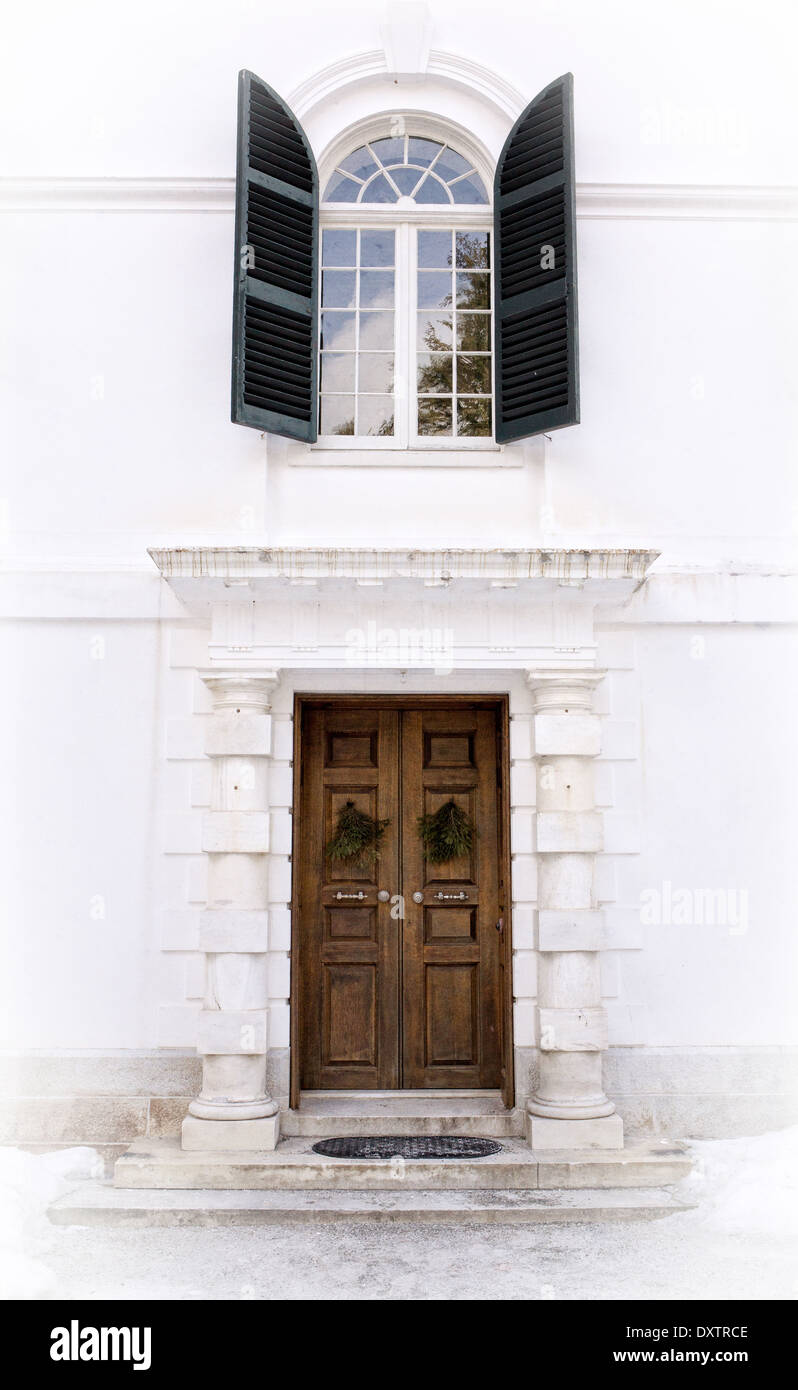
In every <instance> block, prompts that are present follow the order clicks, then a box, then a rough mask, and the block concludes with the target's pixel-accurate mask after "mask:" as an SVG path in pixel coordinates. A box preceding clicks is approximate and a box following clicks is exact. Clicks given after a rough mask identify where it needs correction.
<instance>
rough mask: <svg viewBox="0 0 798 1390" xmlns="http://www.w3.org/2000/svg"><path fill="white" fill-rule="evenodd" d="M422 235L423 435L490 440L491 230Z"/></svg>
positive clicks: (419, 367)
mask: <svg viewBox="0 0 798 1390" xmlns="http://www.w3.org/2000/svg"><path fill="white" fill-rule="evenodd" d="M416 235H417V256H416V265H417V269H416V314H415V317H416V333H415V346H416V367H415V375H416V396H417V406H416V430H417V433H418V435H419V436H420V437H429V436H438V437H441V436H447V437H451V438H461V439H464V438H475V437H479V438H490V437H491V435H492V432H493V421H492V413H493V412H492V404H493V395H492V392H493V385H492V383H493V371H492V368H493V354H492V333H491V323H492V315H491V283H490V281H491V245H490V232H489V231H486V230H476V229H475V230H468V229H466V230H460V229H457V228H446V229H443V228H441V229H440V230H437V229H436V230H434V231H433V230H431V229H426V228H419V229H418V231H417V233H416Z"/></svg>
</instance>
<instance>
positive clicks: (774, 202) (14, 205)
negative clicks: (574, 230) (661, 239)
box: [0, 178, 798, 222]
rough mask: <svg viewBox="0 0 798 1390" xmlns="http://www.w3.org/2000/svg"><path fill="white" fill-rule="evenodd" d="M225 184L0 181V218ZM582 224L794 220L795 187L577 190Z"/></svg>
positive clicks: (225, 182) (198, 199)
mask: <svg viewBox="0 0 798 1390" xmlns="http://www.w3.org/2000/svg"><path fill="white" fill-rule="evenodd" d="M234 195H235V180H234V179H232V178H69V179H59V178H21V179H0V211H3V212H17V213H19V212H125V213H134V212H151V213H159V212H192V213H199V212H221V213H227V214H229V215H232V212H233V206H234ZM576 214H577V217H579V218H582V219H591V218H617V219H620V220H622V221H636V220H644V221H645V220H649V219H654V220H656V219H660V220H664V221H705V222H735V221H739V222H794V221H798V187H791V186H781V187H768V186H764V185H762V186H756V185H752V186H749V185H742V184H741V185H722V184H654V183H651V184H647V183H578V184H577V185H576Z"/></svg>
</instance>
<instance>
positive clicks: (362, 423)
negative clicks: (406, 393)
mask: <svg viewBox="0 0 798 1390" xmlns="http://www.w3.org/2000/svg"><path fill="white" fill-rule="evenodd" d="M321 241H322V271H321V334H320V375H319V433H320V434H321V435H323V436H324V435H354V436H368V435H372V436H376V437H378V438H383V439H384V438H390V437H391V436H392V435H393V434H394V425H395V400H394V365H395V346H396V231H395V229H394V228H388V227H386V228H384V229H383V228H325V229H324V230H323V231H322V239H321Z"/></svg>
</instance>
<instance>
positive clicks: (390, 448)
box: [309, 112, 504, 462]
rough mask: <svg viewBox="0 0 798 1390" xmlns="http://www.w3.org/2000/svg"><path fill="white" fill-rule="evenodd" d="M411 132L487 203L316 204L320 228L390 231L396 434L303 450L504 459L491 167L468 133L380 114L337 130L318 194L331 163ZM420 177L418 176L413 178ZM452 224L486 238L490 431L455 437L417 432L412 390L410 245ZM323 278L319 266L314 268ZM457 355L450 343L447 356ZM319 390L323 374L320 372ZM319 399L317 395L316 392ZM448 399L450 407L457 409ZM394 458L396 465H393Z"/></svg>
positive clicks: (411, 116) (424, 119)
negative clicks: (460, 171) (481, 189)
mask: <svg viewBox="0 0 798 1390" xmlns="http://www.w3.org/2000/svg"><path fill="white" fill-rule="evenodd" d="M397 122H399V123H400V124H401V123H402V122H404V128H403V129H402V130H400V131H397V130H396V128H395V127H396V123H397ZM411 128H412V134H414V135H419V136H422V137H424V138H428V139H432V140H439V141H440V142H441V143H445V144H447V145H449V146H450V147H451V148H452V149H453V150H455V151H457V152H458V153H461V154H463V155H464V156H465V157H466V158H467V159H469V161H470V163H471V164H472V167H473V168H475V169H476V171H477V173H478V174H479V176H480V178H481V179H482V182H483V184H484V185H485V189H486V191H487V194H488V199H489V201H488V202H487V203H475V204H471V205H466V204H461V203H456V204H448V205H446V204H418V203H415V202H414V201H413V200H412V198H409V197H400V198H399V199H398V201H397V202H396V203H390V204H388V203H386V204H382V203H322V204H321V209H320V219H319V222H320V230H321V232H322V233H323V232H324V231H325V230H327V229H330V228H333V229H343V230H349V231H352V230H355V229H361V230H364V231H368V230H375V229H379V228H382V229H387V228H389V227H392V228H394V229H395V231H396V300H395V310H394V312H395V315H396V320H395V322H396V335H395V344H394V347H395V363H394V372H395V383H394V403H395V409H394V430H395V433H394V435H393V436H391V437H389V438H381V437H380V436H376V435H353V434H346V435H321V434H320V435H319V437H318V440H317V442H316V443H315V444H311V445H310V446H309V449H310V452H311V453H335V452H341V453H353V452H357V453H361V452H366V453H374V454H377V453H380V454H383V453H387V454H397V453H403V454H404V455H405V456H413V457H414V458H415V457H418V458H419V461H421V459H420V456H421V455H423V454H430V455H433V456H434V455H439V454H445V453H460V454H463V453H465V454H475V453H481V454H502V453H503V452H504V445H501V444H497V443H496V441H495V437H494V434H495V429H496V419H495V408H496V381H495V371H496V344H495V323H496V315H495V294H496V290H495V284H496V272H495V264H494V262H495V247H494V244H493V241H494V238H493V205H492V202H491V201H490V199H491V193H492V177H491V169H490V162H489V159H488V157H487V155H486V154H485V152H484V151H482V150H480V149H479V147H478V146H477V143H476V141H475V140H474V138H473V136H472V135H471V134H470V133H469V132H467V131H465V130H461V129H460V128H459V127H457V126H455V125H453V124H451V123H449V122H444V121H439V120H437V119H435V118H434V117H431V116H429V115H421V114H420V113H410V112H407V113H405V114H404V115H400V116H395V115H394V116H390V117H385V116H384V117H380V118H377V119H376V120H374V119H372V120H367V121H363V122H359V123H358V125H357V126H356V127H352V128H350V130H349V131H348V132H342V133H341V134H340V135H339V136H338V138H337V139H336V141H335V143H334V145H333V146H331V147H330V148H329V149H328V151H327V153H326V155H325V157H324V159H323V160H321V161H320V170H319V172H320V175H321V187H322V189H324V188H325V187H326V185H327V181H328V179H329V177H330V175H331V174H332V172H333V169H334V168H335V166H336V165H337V164H338V163H339V162H340V160H341V159H342V158H343V157H345V156H346V155H347V154H349V153H350V152H351V151H352V150H354V149H357V148H358V147H359V146H360V145H363V144H366V143H368V142H369V141H371V140H378V139H381V138H383V137H385V136H386V135H392V134H397V133H400V134H404V133H406V132H407V131H409V130H411ZM419 177H421V176H420V175H419ZM446 227H453V228H454V229H455V230H457V231H465V230H473V231H488V232H490V233H491V265H490V272H491V307H490V321H491V414H492V421H493V433H491V435H482V436H477V437H475V438H472V437H468V436H460V435H455V434H452V435H419V434H418V433H417V428H418V405H417V392H416V383H417V378H416V358H417V350H416V331H415V326H416V314H417V308H416V300H417V276H416V248H417V239H416V235H415V232H416V230H420V231H440V230H442V229H443V228H446ZM321 240H322V238H321V236H320V237H319V243H320V245H319V258H320V261H321V254H322V253H321ZM319 275H320V276H321V264H320V265H319ZM454 350H456V349H455V347H454V345H453V351H454ZM319 386H320V387H321V374H320V373H319ZM319 394H320V395H321V391H320V392H319ZM456 408H457V407H456V401H455V399H454V398H453V410H454V411H456ZM398 461H399V460H397V462H398ZM474 462H476V460H474Z"/></svg>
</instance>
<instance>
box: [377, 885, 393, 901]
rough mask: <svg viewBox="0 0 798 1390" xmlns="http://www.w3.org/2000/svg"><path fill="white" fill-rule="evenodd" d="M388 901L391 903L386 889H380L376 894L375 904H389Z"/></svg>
mask: <svg viewBox="0 0 798 1390" xmlns="http://www.w3.org/2000/svg"><path fill="white" fill-rule="evenodd" d="M390 901H391V895H390V893H389V892H388V889H387V888H381V889H380V891H379V893H378V894H377V902H379V903H388V902H390Z"/></svg>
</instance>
